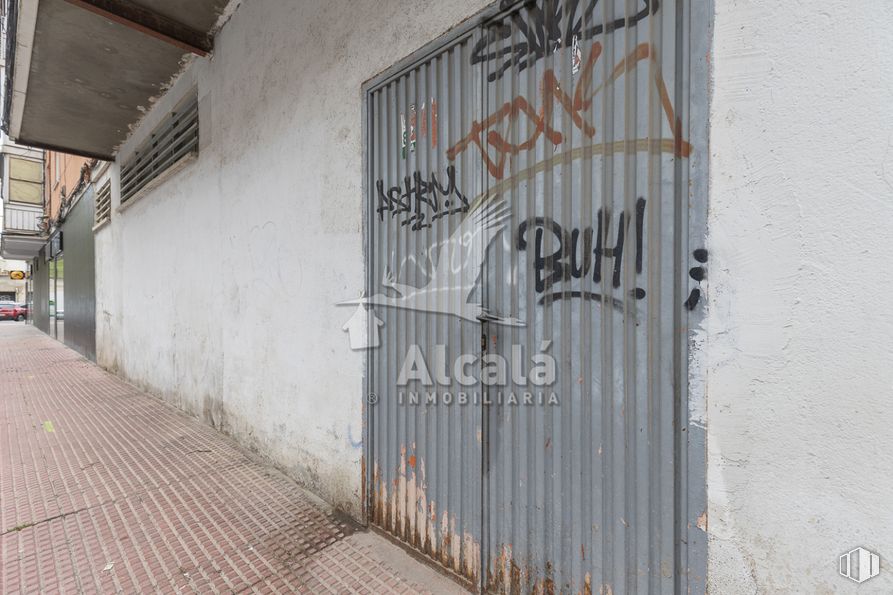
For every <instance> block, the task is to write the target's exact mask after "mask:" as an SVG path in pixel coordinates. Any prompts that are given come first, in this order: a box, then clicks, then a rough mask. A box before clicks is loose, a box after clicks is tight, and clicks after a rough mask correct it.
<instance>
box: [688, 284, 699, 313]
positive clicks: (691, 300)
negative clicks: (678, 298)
mask: <svg viewBox="0 0 893 595" xmlns="http://www.w3.org/2000/svg"><path fill="white" fill-rule="evenodd" d="M700 300H701V290H700V289H698V288H697V287H695V288H694V289H692V290H691V293H690V294H688V299H687V300H685V307H686V308H688V309H689V310H694V309H695V306H697V305H698V302H699V301H700Z"/></svg>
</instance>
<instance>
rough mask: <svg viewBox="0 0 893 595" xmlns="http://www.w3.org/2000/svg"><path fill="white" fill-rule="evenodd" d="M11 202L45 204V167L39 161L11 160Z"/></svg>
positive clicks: (12, 158)
mask: <svg viewBox="0 0 893 595" xmlns="http://www.w3.org/2000/svg"><path fill="white" fill-rule="evenodd" d="M9 200H11V201H12V202H23V203H27V204H32V205H40V204H43V166H42V165H41V163H40V162H39V161H31V160H30V159H22V158H20V157H10V158H9Z"/></svg>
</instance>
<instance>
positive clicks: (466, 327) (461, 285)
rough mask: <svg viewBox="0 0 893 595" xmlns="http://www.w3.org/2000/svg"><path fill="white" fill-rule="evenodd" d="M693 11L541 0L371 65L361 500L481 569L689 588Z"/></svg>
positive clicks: (698, 228)
mask: <svg viewBox="0 0 893 595" xmlns="http://www.w3.org/2000/svg"><path fill="white" fill-rule="evenodd" d="M707 22H708V15H707V14H706V12H705V13H704V14H701V13H700V12H697V11H696V12H695V13H692V10H691V8H690V7H689V5H688V4H687V3H685V2H682V0H677V2H673V1H667V0H664V1H662V2H658V0H650V1H649V0H624V1H620V0H617V1H614V2H610V1H602V2H598V1H582V2H574V1H570V0H565V1H563V2H557V1H556V2H549V1H546V0H540V1H539V2H536V3H527V4H524V5H519V6H516V7H512V8H509V9H505V10H503V11H502V12H501V13H499V14H497V15H496V16H494V17H492V18H488V19H487V20H486V21H485V22H482V24H481V25H480V26H475V27H470V28H469V30H468V31H467V32H465V33H464V34H462V35H460V36H459V37H458V38H457V39H454V40H453V41H452V42H451V43H450V44H449V45H447V46H445V47H442V48H441V49H440V50H439V51H437V52H434V53H433V54H430V55H427V56H424V57H422V58H421V59H420V60H418V61H417V62H416V63H414V64H412V65H411V66H410V67H408V68H404V69H403V70H401V71H400V72H398V73H396V74H395V75H394V76H392V77H391V78H388V79H384V80H382V81H380V82H378V83H375V84H374V86H371V87H370V88H369V95H368V97H369V99H368V102H369V106H368V107H369V111H368V116H367V124H368V126H367V128H368V134H369V139H370V140H369V150H368V166H369V180H368V189H369V216H368V239H369V245H368V273H369V283H368V288H367V294H366V296H365V297H364V298H363V299H362V300H358V301H360V302H362V303H363V306H362V307H364V308H366V313H367V316H368V323H369V325H370V326H369V341H370V344H369V364H368V383H369V389H370V392H371V393H373V394H374V395H375V397H373V398H372V399H371V400H372V401H373V404H372V405H371V406H370V407H369V408H368V423H369V424H370V431H369V441H368V442H369V444H368V449H369V451H368V456H369V461H370V464H371V468H370V475H371V477H370V479H371V490H370V503H371V518H372V521H373V522H374V523H375V524H376V525H378V526H379V527H381V528H383V529H384V530H385V531H387V532H389V533H391V534H393V535H394V536H396V537H397V538H398V539H400V540H402V541H404V542H406V543H407V544H409V545H410V546H412V547H413V548H416V549H418V550H420V551H422V552H424V553H426V554H427V555H429V556H430V557H431V558H433V559H434V560H437V561H438V562H440V563H441V564H443V565H444V566H446V567H448V568H451V569H452V570H454V571H455V572H457V573H458V574H460V575H462V576H464V577H465V578H467V579H469V580H470V581H472V582H473V583H475V584H480V585H481V586H482V588H484V589H486V590H491V591H499V592H535V591H540V592H550V591H553V590H554V591H561V592H565V591H569V592H603V593H608V592H611V593H641V592H655V593H657V592H674V591H681V590H689V588H690V589H691V590H694V591H696V592H697V591H703V589H704V586H703V555H702V554H703V547H702V545H701V543H702V542H703V537H702V535H701V534H700V533H698V531H700V529H698V527H697V518H698V514H697V513H698V511H701V510H703V454H702V450H703V432H702V430H703V428H702V427H700V426H699V427H692V426H691V425H690V423H689V404H688V372H687V364H688V356H689V350H688V343H689V333H688V330H687V329H688V327H689V325H690V324H691V322H692V321H693V320H696V319H697V317H698V316H699V314H698V312H699V308H700V301H701V297H700V287H699V285H700V283H701V282H702V281H703V279H704V277H705V264H704V262H705V261H706V253H705V252H704V251H703V250H701V249H700V246H699V245H698V244H697V239H698V238H702V237H703V214H702V212H703V206H702V205H703V201H704V190H705V188H704V180H705V177H706V176H705V175H704V166H705V163H706V162H705V158H706V155H705V152H706V144H705V143H704V138H705V136H704V134H705V128H706V125H705V123H706V113H705V109H706V95H705V91H704V89H705V88H706V85H705V83H704V80H705V78H706V74H705V73H706V65H705V58H706V50H705V49H703V48H705V47H706V37H707V35H706V32H707V28H706V23H707ZM692 23H698V25H697V27H696V29H697V31H696V35H695V36H693V35H692V33H691V27H692ZM695 38H696V39H697V44H695V42H694V41H693V40H695ZM693 44H694V45H693ZM692 56H698V58H697V59H693V58H692ZM693 81H694V83H693ZM692 89H695V90H696V95H697V96H696V97H693V96H692ZM693 117H694V118H695V119H694V120H693ZM691 205H695V208H691ZM691 238H694V240H693V239H691ZM692 556H693V557H692Z"/></svg>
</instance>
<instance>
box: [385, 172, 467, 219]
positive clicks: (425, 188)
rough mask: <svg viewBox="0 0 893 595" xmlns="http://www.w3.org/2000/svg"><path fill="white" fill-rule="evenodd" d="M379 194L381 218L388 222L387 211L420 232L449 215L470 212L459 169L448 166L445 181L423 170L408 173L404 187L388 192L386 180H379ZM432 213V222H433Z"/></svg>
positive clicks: (404, 179) (394, 187)
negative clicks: (425, 176)
mask: <svg viewBox="0 0 893 595" xmlns="http://www.w3.org/2000/svg"><path fill="white" fill-rule="evenodd" d="M375 188H376V193H377V196H378V208H377V213H378V219H379V221H384V215H385V213H390V216H391V217H392V218H393V217H398V219H399V222H400V225H402V226H406V225H409V226H411V229H413V230H415V231H417V230H419V229H423V228H426V227H431V224H432V223H433V222H434V221H436V220H438V219H440V218H441V217H446V216H448V215H453V214H455V213H465V212H467V211H468V207H469V205H468V199H467V198H466V197H465V195H464V194H463V193H462V192H461V191H460V190H459V187H458V185H457V184H456V168H455V166H452V165H451V166H449V167H447V169H446V180H445V183H441V182H440V180H438V179H437V175H436V174H435V173H433V172H432V173H431V174H430V175H429V176H428V177H427V178H423V177H422V173H421V172H420V171H416V172H413V173H412V174H411V175H407V176H404V178H403V184H402V186H392V187H391V188H389V189H388V190H387V191H385V189H384V188H385V186H384V180H378V181H376V182H375ZM429 216H430V221H429V219H428V218H429Z"/></svg>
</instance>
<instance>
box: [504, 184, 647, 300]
mask: <svg viewBox="0 0 893 595" xmlns="http://www.w3.org/2000/svg"><path fill="white" fill-rule="evenodd" d="M596 219H597V224H596V229H593V228H592V227H586V228H585V229H583V230H581V229H579V228H574V229H571V230H568V229H565V228H563V227H562V226H561V224H559V223H558V222H557V221H554V220H552V219H549V218H547V217H533V218H531V219H528V220H527V221H523V222H521V224H520V225H519V226H518V235H517V249H518V250H519V251H525V250H528V246H529V245H530V242H531V238H530V236H531V235H532V243H533V245H532V258H533V263H532V264H533V272H534V288H535V290H536V292H537V293H538V294H543V293H545V295H543V296H542V297H541V298H540V300H539V303H540V304H548V303H551V302H553V301H555V300H560V299H568V298H582V299H586V300H596V301H601V300H602V296H601V295H600V294H597V293H592V292H584V291H579V290H573V289H567V288H561V289H560V290H559V291H552V288H553V286H555V285H556V284H559V283H567V282H570V281H571V280H573V279H582V278H583V277H589V276H590V275H591V278H592V282H593V283H596V284H598V283H601V281H602V259H608V258H610V259H612V260H613V270H612V274H611V285H612V286H613V287H614V288H619V287H620V285H621V280H622V272H623V248H624V244H625V243H626V236H627V233H628V228H629V225H630V220H631V217H629V215H628V214H627V213H625V212H622V213H620V216H619V217H618V221H617V234H616V236H615V238H616V239H615V241H614V246H613V247H606V246H605V244H607V243H608V241H606V236H608V234H609V232H610V228H611V214H610V212H609V211H606V210H605V209H599V210H598V213H597V215H596ZM635 225H636V232H635V242H636V243H635V251H636V253H635V267H636V274H641V273H642V250H643V246H642V238H643V234H644V230H645V199H644V198H639V199H638V200H637V201H636V213H635ZM593 238H594V240H595V243H594V245H593ZM629 295H630V297H632V298H634V299H637V300H641V299H643V298H644V297H645V290H644V289H642V288H639V287H636V288H633V289H632V290H631V291H630V292H629ZM618 303H620V304H621V305H622V302H620V301H619V300H615V304H614V305H615V306H616V305H617V304H618Z"/></svg>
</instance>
